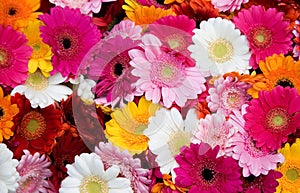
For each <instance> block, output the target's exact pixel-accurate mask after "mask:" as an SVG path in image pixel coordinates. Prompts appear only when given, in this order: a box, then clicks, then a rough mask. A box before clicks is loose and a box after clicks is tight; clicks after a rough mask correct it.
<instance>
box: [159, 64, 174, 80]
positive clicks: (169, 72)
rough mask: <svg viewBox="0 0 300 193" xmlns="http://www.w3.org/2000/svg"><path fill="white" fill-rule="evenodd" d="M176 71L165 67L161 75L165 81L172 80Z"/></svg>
mask: <svg viewBox="0 0 300 193" xmlns="http://www.w3.org/2000/svg"><path fill="white" fill-rule="evenodd" d="M174 71H175V70H174V68H172V67H171V66H164V67H163V68H162V70H161V75H162V77H164V78H165V79H170V78H172V77H173V75H174Z"/></svg>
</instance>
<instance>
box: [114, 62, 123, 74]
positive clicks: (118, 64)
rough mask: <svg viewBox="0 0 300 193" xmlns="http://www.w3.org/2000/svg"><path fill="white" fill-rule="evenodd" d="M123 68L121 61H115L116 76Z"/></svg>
mask: <svg viewBox="0 0 300 193" xmlns="http://www.w3.org/2000/svg"><path fill="white" fill-rule="evenodd" d="M123 69H124V67H123V65H122V64H121V63H117V64H116V65H115V69H114V74H115V75H117V76H121V74H122V72H123Z"/></svg>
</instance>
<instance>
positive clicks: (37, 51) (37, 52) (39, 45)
mask: <svg viewBox="0 0 300 193" xmlns="http://www.w3.org/2000/svg"><path fill="white" fill-rule="evenodd" d="M31 47H32V48H33V52H32V55H31V58H34V59H38V58H44V57H45V56H46V55H47V54H48V52H49V51H50V47H49V46H48V45H47V44H44V43H43V42H42V41H41V40H37V41H36V42H34V43H32V44H31Z"/></svg>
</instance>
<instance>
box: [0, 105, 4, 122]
mask: <svg viewBox="0 0 300 193" xmlns="http://www.w3.org/2000/svg"><path fill="white" fill-rule="evenodd" d="M3 115H4V110H3V108H2V107H0V120H1V119H2V117H3Z"/></svg>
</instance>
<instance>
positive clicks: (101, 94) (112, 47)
mask: <svg viewBox="0 0 300 193" xmlns="http://www.w3.org/2000/svg"><path fill="white" fill-rule="evenodd" d="M139 43H140V41H138V40H132V39H131V38H128V37H126V38H122V37H121V36H120V35H117V36H115V37H113V38H109V39H103V40H102V41H100V42H99V44H97V45H96V46H95V47H94V48H93V49H92V50H91V51H90V52H89V53H88V55H87V57H86V58H85V60H84V61H83V62H82V66H80V69H82V70H85V69H88V75H89V78H90V79H94V80H95V81H96V82H98V83H97V85H96V87H95V89H94V92H95V94H96V95H97V97H96V98H97V99H96V100H95V102H96V103H97V104H105V105H110V104H111V105H112V107H115V106H116V105H117V104H119V103H121V104H122V103H123V101H124V100H125V101H132V100H133V97H134V96H135V95H142V93H141V92H137V91H136V88H135V87H134V85H133V83H135V82H136V81H137V79H138V78H137V77H135V76H133V75H132V74H131V70H132V67H131V66H130V64H129V62H130V57H129V55H128V50H130V49H132V48H136V47H137V46H138V44H139ZM91 58H92V59H91Z"/></svg>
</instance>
